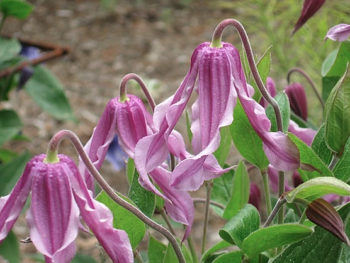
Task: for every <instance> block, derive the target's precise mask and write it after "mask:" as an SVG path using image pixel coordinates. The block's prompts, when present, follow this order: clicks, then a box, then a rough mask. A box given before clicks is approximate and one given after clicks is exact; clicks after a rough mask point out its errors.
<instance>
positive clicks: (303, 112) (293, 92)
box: [285, 83, 308, 120]
mask: <svg viewBox="0 0 350 263" xmlns="http://www.w3.org/2000/svg"><path fill="white" fill-rule="evenodd" d="M285 92H286V94H287V96H288V98H289V104H290V107H291V109H292V111H293V112H294V113H295V114H296V115H298V116H299V117H301V118H302V119H304V120H307V116H308V113H307V99H306V93H305V89H304V87H303V86H302V85H301V84H300V83H292V84H291V85H289V86H287V87H286V89H285Z"/></svg>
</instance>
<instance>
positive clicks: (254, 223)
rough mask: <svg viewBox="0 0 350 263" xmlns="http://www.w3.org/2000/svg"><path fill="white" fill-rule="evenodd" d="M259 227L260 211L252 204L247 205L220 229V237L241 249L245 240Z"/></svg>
mask: <svg viewBox="0 0 350 263" xmlns="http://www.w3.org/2000/svg"><path fill="white" fill-rule="evenodd" d="M259 226H260V215H259V212H258V210H257V209H256V208H255V207H254V206H252V205H251V204H247V205H245V207H243V208H242V209H241V210H240V211H239V212H238V214H237V215H235V216H234V217H233V218H231V220H230V221H228V222H227V223H226V225H225V226H224V227H223V228H222V229H220V231H219V235H220V237H221V238H222V239H223V240H225V241H226V242H229V243H231V244H236V245H237V246H238V247H241V246H242V242H243V240H244V239H245V238H246V237H247V236H248V235H249V234H250V233H252V232H254V231H255V230H257V229H258V228H259Z"/></svg>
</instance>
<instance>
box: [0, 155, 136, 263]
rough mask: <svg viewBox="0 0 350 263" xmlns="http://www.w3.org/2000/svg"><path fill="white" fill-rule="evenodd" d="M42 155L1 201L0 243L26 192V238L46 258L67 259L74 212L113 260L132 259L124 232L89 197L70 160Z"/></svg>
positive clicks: (72, 249) (74, 229) (71, 251)
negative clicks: (52, 158)
mask: <svg viewBox="0 0 350 263" xmlns="http://www.w3.org/2000/svg"><path fill="white" fill-rule="evenodd" d="M45 157H46V155H44V154H42V155H38V156H36V157H34V158H33V159H32V160H31V161H30V162H29V163H28V164H27V166H26V168H25V170H24V173H23V175H22V177H21V178H20V179H19V181H18V182H17V184H16V186H15V187H14V189H13V190H12V191H11V193H10V194H9V195H7V196H5V197H2V198H1V199H0V241H2V240H4V239H5V237H6V236H7V234H8V232H9V231H10V230H11V228H12V226H13V224H14V223H15V221H16V220H17V218H18V216H19V215H20V212H21V210H22V208H23V206H24V204H25V202H26V199H27V197H28V195H29V193H30V192H31V205H30V209H29V211H28V213H27V221H28V225H29V227H30V239H31V240H32V242H33V243H34V245H35V247H36V248H37V249H38V250H39V252H40V253H42V254H43V255H44V256H45V261H46V262H58V263H64V262H70V261H71V260H72V258H73V257H74V254H75V251H76V247H75V243H74V240H75V239H76V237H77V233H78V229H79V216H80V217H81V218H82V219H83V221H84V222H85V223H86V225H87V226H88V227H89V228H90V229H91V231H92V232H93V233H94V234H95V236H96V238H97V240H98V241H99V242H100V244H101V245H102V246H103V248H104V249H105V251H106V252H107V254H108V255H109V256H110V258H111V259H112V260H113V262H119V263H127V262H133V252H132V248H131V245H130V242H129V239H128V236H127V234H126V232H125V231H123V230H117V229H114V228H113V216H112V213H111V211H110V210H109V209H108V208H107V207H106V206H105V205H103V204H102V203H99V202H98V201H96V200H94V199H93V198H92V197H91V192H90V191H89V190H88V189H87V187H86V184H85V182H84V180H83V178H82V177H81V175H80V173H79V171H78V168H77V167H76V165H75V163H74V162H73V161H72V160H71V159H70V158H69V157H67V156H65V155H58V158H59V161H58V162H57V163H47V162H46V160H45Z"/></svg>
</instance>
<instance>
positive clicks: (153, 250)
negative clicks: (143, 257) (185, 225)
mask: <svg viewBox="0 0 350 263" xmlns="http://www.w3.org/2000/svg"><path fill="white" fill-rule="evenodd" d="M166 252H167V246H166V245H164V244H163V243H162V242H160V241H158V240H157V239H155V238H154V237H153V236H150V238H149V243H148V262H149V263H163V261H164V257H165V254H166Z"/></svg>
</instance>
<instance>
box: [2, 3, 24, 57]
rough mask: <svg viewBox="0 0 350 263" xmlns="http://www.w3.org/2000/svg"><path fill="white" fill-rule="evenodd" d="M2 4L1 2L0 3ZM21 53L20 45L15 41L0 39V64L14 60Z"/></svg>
mask: <svg viewBox="0 0 350 263" xmlns="http://www.w3.org/2000/svg"><path fill="white" fill-rule="evenodd" d="M0 3H2V1H1V2H0ZM20 51H21V44H20V43H19V42H18V41H17V40H16V39H9V38H3V37H0V61H1V63H2V62H4V61H6V60H9V59H11V58H14V57H15V56H17V55H18V54H19V52H20Z"/></svg>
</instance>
